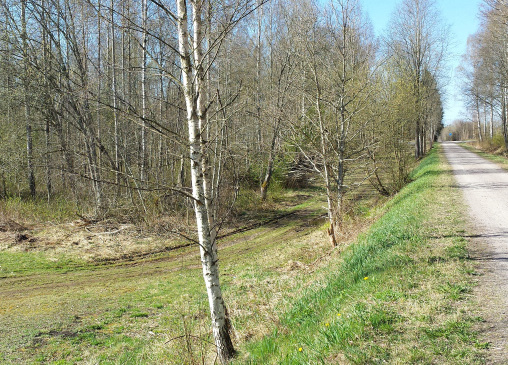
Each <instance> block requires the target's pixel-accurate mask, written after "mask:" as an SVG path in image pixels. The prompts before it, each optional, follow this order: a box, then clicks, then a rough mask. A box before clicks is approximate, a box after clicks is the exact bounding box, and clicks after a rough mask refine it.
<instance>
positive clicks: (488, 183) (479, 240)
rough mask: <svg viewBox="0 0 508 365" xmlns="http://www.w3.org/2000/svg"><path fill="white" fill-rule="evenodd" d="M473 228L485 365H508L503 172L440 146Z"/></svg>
mask: <svg viewBox="0 0 508 365" xmlns="http://www.w3.org/2000/svg"><path fill="white" fill-rule="evenodd" d="M443 147H444V151H445V155H446V157H447V159H448V162H449V163H450V165H451V166H452V169H453V173H454V175H455V179H456V181H457V185H458V187H459V188H460V189H461V190H462V192H463V195H464V200H465V201H466V203H467V204H468V206H469V214H470V217H471V223H472V226H473V232H474V234H473V235H472V245H471V248H472V249H471V251H472V253H471V255H472V258H473V259H475V260H477V261H478V272H479V273H480V274H482V275H481V276H480V277H479V285H478V287H477V289H476V291H475V294H476V295H477V298H478V301H479V304H480V306H481V308H480V310H481V312H482V317H484V318H485V320H486V322H485V323H484V324H483V325H482V328H481V331H482V332H483V335H484V340H485V341H488V342H490V343H491V345H490V351H489V359H488V363H489V364H508V171H506V170H504V169H502V168H500V167H499V166H498V165H496V164H494V163H492V162H490V161H487V160H485V159H484V158H482V157H480V156H478V155H476V154H475V153H472V152H469V151H468V150H466V149H464V148H462V147H460V146H458V145H457V144H456V143H452V142H447V143H443Z"/></svg>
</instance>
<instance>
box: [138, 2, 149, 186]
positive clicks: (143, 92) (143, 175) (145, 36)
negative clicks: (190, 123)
mask: <svg viewBox="0 0 508 365" xmlns="http://www.w3.org/2000/svg"><path fill="white" fill-rule="evenodd" d="M142 7H143V9H142V23H143V25H142V28H143V41H142V46H141V47H142V48H143V49H142V53H143V60H142V64H141V114H142V121H141V166H140V177H141V184H142V186H145V185H146V178H147V177H146V126H145V124H146V122H145V121H146V117H147V110H146V108H147V106H146V61H147V49H146V47H147V42H148V30H147V3H146V0H143V2H142Z"/></svg>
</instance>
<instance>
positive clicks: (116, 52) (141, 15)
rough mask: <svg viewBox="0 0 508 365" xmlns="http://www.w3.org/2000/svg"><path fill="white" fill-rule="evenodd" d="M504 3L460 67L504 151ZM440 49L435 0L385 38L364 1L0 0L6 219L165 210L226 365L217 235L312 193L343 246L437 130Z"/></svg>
mask: <svg viewBox="0 0 508 365" xmlns="http://www.w3.org/2000/svg"><path fill="white" fill-rule="evenodd" d="M506 10H507V7H506V2H504V1H503V0H484V1H483V3H482V26H481V29H480V30H479V31H478V33H477V34H475V35H474V36H472V37H471V38H470V40H469V44H468V53H467V54H466V55H465V56H464V61H463V66H462V67H461V73H462V74H463V79H464V95H465V97H466V98H467V102H468V107H469V109H470V111H471V115H472V117H471V118H472V119H471V120H472V121H469V122H468V123H474V128H473V130H472V133H474V136H475V137H476V138H478V139H479V140H496V138H497V139H499V137H497V135H501V136H503V142H504V147H505V148H506V146H507V145H508V128H507V113H508V111H507V102H508V101H507V99H508V84H507V79H508V70H507V62H508V61H507V60H508V57H507V52H508V48H507V47H506V44H507V41H508V39H507V38H508V32H507V31H506V29H507V26H508V24H507V11H506ZM448 44H449V31H448V26H447V25H446V24H445V23H444V21H443V19H442V18H441V17H440V14H439V12H438V10H437V7H436V6H435V3H434V2H432V1H431V0H402V1H401V2H400V4H399V6H398V7H397V10H396V11H395V12H394V14H393V15H392V18H391V20H390V26H389V28H388V29H387V31H386V32H385V34H383V35H382V36H379V37H377V36H375V34H374V32H373V27H372V25H371V22H370V20H369V18H368V16H367V15H366V14H365V13H364V12H363V11H362V6H361V1H359V0H331V1H314V0H302V1H290V0H188V1H186V0H176V1H169V0H142V1H130V0H123V1H119V0H79V1H77V0H1V11H0V79H1V81H0V185H1V186H0V214H2V215H5V216H7V215H8V210H9V207H12V206H15V205H16V204H23V203H24V202H31V204H33V206H36V207H37V209H46V210H58V209H61V210H63V211H65V212H67V215H66V216H65V217H64V218H62V220H64V221H65V220H67V221H70V220H73V219H77V218H79V219H81V220H82V221H83V222H85V223H86V224H94V223H97V222H104V221H108V222H111V221H114V222H117V223H125V224H133V225H136V226H138V227H145V228H146V227H152V228H153V227H155V226H156V225H157V224H160V222H163V221H164V222H165V223H164V224H165V225H164V230H165V232H166V233H167V232H170V233H172V234H175V235H176V236H177V237H179V238H182V237H183V238H185V239H186V240H187V241H188V242H191V243H193V244H195V245H196V246H199V250H200V253H201V264H202V270H203V276H204V279H205V284H206V288H207V294H208V301H209V306H210V311H211V316H212V328H213V335H214V336H213V337H214V339H215V344H216V348H217V351H218V356H219V358H220V359H221V361H223V362H227V361H228V360H229V359H230V358H231V357H232V356H233V354H234V351H235V350H234V348H233V343H232V341H231V339H230V337H229V329H230V326H231V324H230V322H229V317H228V314H227V309H226V306H225V303H224V300H223V298H222V294H221V286H220V284H219V272H218V258H217V257H218V256H217V255H218V247H217V239H218V237H219V236H220V234H221V232H223V231H224V230H227V229H228V228H230V227H231V226H232V225H233V223H234V222H235V220H237V219H239V218H238V216H241V215H242V214H244V210H245V209H246V208H245V206H249V207H250V208H252V209H254V210H255V209H257V208H256V207H257V206H263V204H265V202H266V201H270V199H273V198H272V197H273V196H281V195H283V194H284V192H286V191H298V190H300V189H302V190H305V189H314V190H313V192H314V193H316V191H317V194H320V196H322V197H323V199H324V201H326V212H325V214H324V215H323V219H325V221H326V227H327V228H326V229H327V236H328V239H329V242H330V244H331V245H332V247H336V246H340V245H341V242H342V240H343V237H344V236H345V234H346V232H345V231H346V230H347V227H345V226H344V221H345V219H346V218H347V217H350V216H351V215H352V214H354V211H355V204H357V203H358V201H360V200H361V199H362V194H366V192H369V194H371V193H372V192H373V193H374V194H377V195H378V196H383V197H389V196H393V195H394V194H396V193H397V192H398V191H399V190H400V189H401V188H403V187H404V186H405V185H406V184H407V183H408V182H409V181H410V173H411V171H412V169H413V168H414V166H415V163H416V162H417V161H419V160H420V159H421V158H422V157H423V156H425V154H426V153H427V152H428V151H429V150H430V149H431V148H432V144H433V143H434V142H435V141H437V140H438V138H439V137H440V136H441V134H443V136H448V131H449V130H448V129H446V128H445V130H444V132H443V133H442V130H443V105H444V95H443V87H444V85H445V83H446V77H445V74H446V65H447V63H446V62H447V49H448ZM500 45H504V47H503V46H500ZM447 128H455V126H452V127H447ZM456 130H457V132H455V130H454V132H453V133H459V132H458V131H459V130H463V129H460V128H458V127H457V129H456ZM450 133H451V132H450ZM457 138H462V137H458V136H457ZM145 228H144V229H145ZM195 249H196V250H198V248H197V247H196V248H195Z"/></svg>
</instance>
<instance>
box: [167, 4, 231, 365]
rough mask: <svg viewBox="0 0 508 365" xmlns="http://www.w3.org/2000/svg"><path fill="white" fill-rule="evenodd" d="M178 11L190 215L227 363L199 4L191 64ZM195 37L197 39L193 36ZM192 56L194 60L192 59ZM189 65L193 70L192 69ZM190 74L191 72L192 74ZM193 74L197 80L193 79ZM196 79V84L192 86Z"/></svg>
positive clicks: (182, 7) (181, 8) (183, 12)
mask: <svg viewBox="0 0 508 365" xmlns="http://www.w3.org/2000/svg"><path fill="white" fill-rule="evenodd" d="M176 5H177V9H178V22H177V24H178V45H179V51H180V55H179V57H180V64H181V68H182V84H183V91H184V96H185V103H186V109H187V123H188V131H189V145H190V159H191V180H192V195H193V198H194V212H195V214H196V223H197V228H198V236H199V246H200V254H201V263H202V269H203V279H204V281H205V285H206V289H207V294H208V302H209V305H210V313H211V319H212V330H213V335H214V339H215V345H216V347H217V354H218V357H219V360H220V361H221V362H222V363H227V362H228V361H229V360H230V359H231V358H232V357H233V356H234V353H235V350H234V347H233V343H232V341H231V337H230V334H229V330H230V326H229V320H228V318H227V316H226V309H225V305H224V300H223V298H222V291H221V287H220V282H219V268H218V258H217V243H216V241H215V237H214V235H212V229H213V227H210V225H209V212H208V208H209V207H208V206H207V204H206V197H205V179H204V175H203V171H206V170H207V168H208V166H206V165H204V163H206V162H207V159H206V158H205V157H204V156H203V147H204V146H203V142H204V141H203V139H202V136H201V128H200V118H203V117H205V116H204V115H198V113H199V112H202V111H203V109H201V108H200V107H199V105H200V103H202V101H200V100H199V98H200V97H202V96H203V95H204V94H202V93H201V92H200V91H204V89H200V86H202V83H201V82H200V81H199V79H200V78H201V76H202V75H200V71H202V69H201V70H199V68H200V67H202V65H201V64H200V58H199V56H200V55H201V54H202V53H201V47H202V44H201V42H200V41H201V37H200V32H201V26H202V19H201V12H202V10H203V9H202V2H201V1H195V2H192V8H193V24H192V25H193V29H194V48H195V49H194V57H195V59H194V63H192V62H191V54H190V51H189V45H188V42H189V30H188V20H187V5H186V1H185V0H177V1H176ZM196 35H197V37H196ZM196 43H197V46H198V47H197V48H198V49H197V50H196ZM196 56H198V59H197V60H196ZM193 66H194V67H195V68H196V69H194V70H193ZM193 71H194V72H193ZM195 73H197V77H196V78H195V79H194V76H195ZM193 80H196V84H193Z"/></svg>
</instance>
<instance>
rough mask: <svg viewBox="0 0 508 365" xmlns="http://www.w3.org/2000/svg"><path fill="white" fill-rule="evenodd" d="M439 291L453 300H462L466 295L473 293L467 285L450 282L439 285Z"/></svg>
mask: <svg viewBox="0 0 508 365" xmlns="http://www.w3.org/2000/svg"><path fill="white" fill-rule="evenodd" d="M439 290H440V291H441V292H442V293H445V294H447V295H448V297H449V298H450V299H452V300H460V299H462V298H463V297H464V295H465V294H467V293H470V292H471V288H470V287H469V286H468V285H466V284H462V283H450V282H446V283H444V284H441V285H439Z"/></svg>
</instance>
